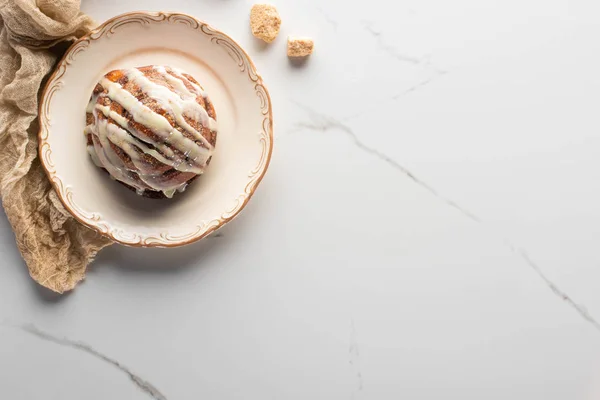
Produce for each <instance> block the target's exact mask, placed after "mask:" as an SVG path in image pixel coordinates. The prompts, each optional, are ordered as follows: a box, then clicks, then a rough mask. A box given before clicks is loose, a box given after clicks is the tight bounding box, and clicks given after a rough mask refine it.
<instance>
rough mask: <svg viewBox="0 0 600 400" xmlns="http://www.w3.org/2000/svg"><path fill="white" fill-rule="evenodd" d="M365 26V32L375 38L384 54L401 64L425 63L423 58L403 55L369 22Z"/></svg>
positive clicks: (364, 23) (364, 22)
mask: <svg viewBox="0 0 600 400" xmlns="http://www.w3.org/2000/svg"><path fill="white" fill-rule="evenodd" d="M363 26H364V28H365V30H366V31H367V32H368V33H369V34H370V35H371V36H373V38H375V40H376V41H377V45H378V46H379V48H380V49H381V50H383V51H384V52H386V53H387V54H388V55H389V56H391V57H393V58H395V59H396V60H398V61H400V62H404V63H408V64H413V65H417V64H421V63H422V62H423V58H419V57H413V56H408V55H406V54H402V53H400V52H399V51H398V49H396V48H395V47H394V46H392V45H390V44H388V43H386V41H385V39H384V37H383V34H382V33H381V32H380V31H378V30H376V29H375V28H374V27H373V24H372V23H370V22H368V21H363Z"/></svg>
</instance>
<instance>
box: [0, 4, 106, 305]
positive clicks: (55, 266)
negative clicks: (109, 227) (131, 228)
mask: <svg viewBox="0 0 600 400" xmlns="http://www.w3.org/2000/svg"><path fill="white" fill-rule="evenodd" d="M79 5H80V0H37V1H36V0H0V18H1V20H0V196H1V197H2V205H3V206H4V210H5V212H6V215H7V217H8V220H9V222H10V224H11V225H12V228H13V230H14V232H15V237H16V241H17V246H18V248H19V251H20V252H21V255H22V256H23V258H24V259H25V262H26V263H27V267H28V268H29V274H30V275H31V277H32V278H33V279H34V280H36V281H37V282H38V283H40V284H41V285H43V286H45V287H47V288H49V289H51V290H53V291H55V292H58V293H63V292H65V291H68V290H71V289H73V288H74V287H75V285H76V284H77V283H78V282H79V281H81V280H82V279H83V278H84V276H85V270H86V267H87V265H88V264H89V263H90V262H91V261H92V259H93V258H94V256H95V255H96V253H97V252H98V251H99V250H100V249H102V248H103V247H105V246H107V245H109V244H110V243H111V242H110V241H109V240H108V239H106V238H104V237H102V236H100V235H99V234H97V233H95V232H93V231H91V230H89V229H88V228H86V227H84V226H82V225H80V224H79V223H78V222H77V221H76V220H75V219H74V218H73V217H72V216H71V215H70V214H69V213H68V212H67V211H66V210H65V209H64V208H63V206H62V204H61V203H60V200H59V199H58V197H57V195H56V192H55V191H54V189H53V188H52V186H51V184H50V182H49V180H48V178H47V177H46V174H45V172H44V170H43V168H42V166H41V164H40V160H39V157H38V150H37V146H38V139H37V134H38V123H37V114H38V95H39V94H40V92H41V90H40V86H41V85H42V84H43V83H44V78H45V77H47V75H49V73H50V72H51V71H52V68H53V67H54V65H55V64H56V62H57V60H58V59H59V57H60V56H61V55H62V54H60V52H61V51H64V50H65V49H66V46H65V45H61V44H60V43H61V42H64V41H69V40H73V39H76V38H77V37H80V36H82V35H84V34H85V33H87V32H88V31H89V30H90V29H91V28H92V27H93V26H94V22H93V21H92V20H91V19H90V18H89V17H88V16H86V15H85V14H83V13H82V12H81V11H80V9H79ZM57 44H58V46H57ZM59 49H60V50H59ZM82 118H83V117H82ZM82 151H83V149H82Z"/></svg>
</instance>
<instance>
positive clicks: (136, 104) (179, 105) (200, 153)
mask: <svg viewBox="0 0 600 400" xmlns="http://www.w3.org/2000/svg"><path fill="white" fill-rule="evenodd" d="M154 71H156V72H158V73H159V74H160V76H161V77H163V78H164V79H165V81H166V82H167V83H168V84H169V85H170V86H171V87H172V88H173V90H171V89H170V88H168V87H166V86H163V85H160V84H157V83H155V82H152V81H151V80H150V79H148V78H147V77H146V76H145V75H144V74H143V73H142V72H141V71H139V70H138V69H136V68H131V69H128V70H126V71H125V76H126V77H127V78H128V79H129V80H130V81H132V82H133V83H135V84H136V85H137V86H138V87H139V88H140V90H141V91H142V92H143V93H145V94H146V95H147V96H148V97H150V98H151V99H153V100H155V101H157V102H158V104H159V105H160V106H161V108H163V109H164V110H165V111H166V112H167V113H168V114H169V115H171V116H172V117H173V119H174V120H175V122H176V123H177V124H178V125H179V126H181V127H182V128H183V129H184V130H185V131H186V132H188V133H189V134H191V135H192V136H193V137H194V138H195V139H196V140H197V141H198V142H200V143H201V144H198V143H196V141H194V140H190V139H188V138H187V137H185V136H184V135H183V134H182V133H181V132H180V131H178V130H177V129H173V127H172V126H171V124H170V123H169V121H168V120H167V119H166V118H165V117H164V116H162V115H160V114H158V113H156V112H154V111H153V110H152V109H150V108H149V107H147V106H145V105H144V104H143V103H141V102H140V101H139V100H138V99H137V98H136V97H135V96H134V95H132V94H131V93H130V92H128V91H127V90H125V89H124V88H123V87H122V86H121V85H120V84H118V83H116V82H112V81H110V80H109V79H107V78H106V77H104V78H103V79H102V80H101V81H100V85H101V86H102V87H103V88H104V89H105V90H106V93H100V94H99V95H94V96H92V98H91V99H90V103H89V104H88V106H87V108H86V112H88V113H92V114H93V115H94V121H95V122H94V124H90V125H88V126H86V128H85V131H84V133H85V134H89V133H91V134H93V138H94V140H93V142H94V145H93V146H92V145H88V152H89V153H90V155H91V157H92V160H93V161H94V163H95V164H96V165H98V166H99V167H104V168H105V169H106V170H107V171H108V172H109V174H110V175H111V177H113V178H114V179H117V180H119V181H122V182H124V183H126V184H128V185H129V186H132V187H133V188H135V189H136V191H137V192H138V193H143V192H144V191H145V190H147V189H151V190H154V191H162V192H163V193H164V195H165V196H166V197H169V198H170V197H172V196H173V195H174V193H175V192H177V191H180V192H181V191H184V190H185V188H186V187H187V182H184V183H181V182H180V181H179V182H178V181H172V180H170V179H168V178H165V177H164V176H163V174H162V173H160V172H158V173H157V171H156V167H155V166H153V165H152V164H151V163H148V162H147V160H146V159H145V158H144V155H147V156H150V157H152V158H154V159H156V160H157V161H158V162H160V163H162V164H164V165H167V166H169V167H171V168H172V169H175V170H177V171H180V172H191V173H194V174H197V175H200V174H202V173H203V172H204V167H205V165H206V162H207V161H208V159H209V158H210V157H211V156H212V152H213V150H214V148H213V146H212V145H211V144H210V142H209V141H208V140H207V139H206V138H205V137H204V136H203V135H202V133H201V132H198V131H197V130H196V129H195V128H194V127H193V126H191V125H190V124H189V123H188V122H187V121H186V120H185V118H184V116H187V117H189V118H190V119H192V120H194V121H198V122H199V123H200V125H202V126H203V127H207V128H209V129H210V130H211V131H214V132H216V130H217V123H216V121H215V120H214V119H213V118H211V117H210V116H209V115H208V112H207V111H206V110H205V109H204V108H203V107H202V106H200V104H198V103H197V101H196V100H197V97H198V96H203V97H204V98H205V99H206V93H204V91H203V90H202V89H201V88H200V87H199V86H198V85H196V84H194V83H193V82H191V81H190V80H189V79H187V78H186V77H185V76H183V75H182V73H181V72H179V71H175V70H173V69H171V68H170V67H166V68H165V67H154ZM170 72H172V73H176V74H177V75H178V76H173V75H171V73H170ZM185 83H188V84H189V86H190V87H191V88H192V89H193V90H190V89H189V88H188V87H187V86H186V85H185ZM99 96H107V97H109V98H110V99H111V100H112V101H114V102H116V103H119V104H120V105H121V106H122V107H123V108H124V109H125V110H126V111H127V112H128V113H129V114H131V116H132V118H133V120H134V121H135V122H137V123H139V124H141V125H143V126H145V127H147V128H148V129H150V130H151V131H152V132H153V133H154V134H155V135H156V136H158V137H159V138H160V140H162V142H160V141H156V140H153V139H152V138H150V137H148V136H146V135H144V134H143V133H142V132H138V131H137V130H136V129H134V128H133V127H132V126H130V124H129V121H128V120H127V118H125V117H123V116H121V115H120V114H118V113H116V112H114V111H112V110H111V109H110V107H108V106H104V105H102V104H99V102H98V97H99ZM100 113H101V114H102V115H103V117H104V118H99V114H100ZM108 118H110V119H111V120H113V121H114V122H115V123H110V122H109V120H108ZM111 144H113V145H115V146H116V147H118V148H120V149H121V150H122V151H123V152H124V153H125V154H127V156H129V158H130V159H131V163H132V164H133V166H134V168H127V166H126V165H125V164H124V162H123V161H122V160H121V158H120V157H119V156H118V154H116V153H115V151H114V150H113V148H112V147H111ZM150 145H151V146H150ZM169 146H171V147H172V148H174V149H176V150H178V151H179V152H180V153H181V154H183V156H181V155H179V154H178V153H176V152H174V151H173V150H172V149H171V147H169ZM153 147H154V148H153ZM136 178H137V179H136Z"/></svg>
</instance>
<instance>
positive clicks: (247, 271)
mask: <svg viewBox="0 0 600 400" xmlns="http://www.w3.org/2000/svg"><path fill="white" fill-rule="evenodd" d="M273 3H274V4H276V5H277V6H278V8H279V10H280V12H281V14H282V17H283V21H284V22H283V27H282V32H281V37H280V38H279V39H278V40H277V41H276V42H275V43H274V44H273V45H271V46H264V45H261V44H260V43H259V42H257V41H256V40H255V39H253V37H252V36H251V35H250V33H249V28H248V12H249V8H250V6H251V4H252V3H251V2H250V1H247V0H170V1H169V2H164V1H162V0H144V1H142V0H135V1H127V2H124V1H118V0H102V1H101V0H83V5H82V7H83V9H84V10H85V11H86V12H88V13H89V14H91V15H92V16H93V17H95V18H96V19H97V20H98V21H102V20H105V19H107V18H109V17H111V16H113V15H115V14H119V13H122V12H126V11H131V10H137V9H150V10H160V9H165V8H167V9H170V10H173V11H183V12H187V13H190V14H193V15H195V16H197V17H199V18H201V19H204V20H206V21H208V22H210V23H211V24H213V25H214V26H216V27H218V28H219V29H222V30H224V31H225V32H228V33H230V34H231V36H233V37H234V38H235V39H236V40H238V41H239V42H240V43H241V44H242V45H243V46H244V47H245V48H246V49H247V50H248V51H249V52H250V54H251V55H252V57H253V58H254V61H255V62H256V64H257V66H258V69H259V71H260V72H261V73H262V74H263V76H264V78H265V80H266V83H267V85H268V86H269V88H270V91H271V96H272V99H273V103H274V113H275V135H276V140H275V152H274V156H273V161H272V164H271V168H270V171H269V172H268V174H267V176H266V178H265V180H264V182H263V184H262V186H261V187H260V189H259V190H258V192H257V194H256V197H255V198H254V199H253V201H252V202H251V203H250V204H249V206H248V207H247V209H246V210H245V211H244V212H243V213H242V215H241V216H240V217H239V218H238V219H237V220H235V221H234V222H233V223H231V224H230V225H229V226H227V227H226V228H224V229H223V230H222V231H220V232H221V233H222V234H221V235H218V237H212V238H209V239H206V240H204V241H202V242H200V243H198V244H196V245H192V246H189V247H186V248H182V249H176V250H140V249H128V248H123V247H116V246H115V247H112V248H110V249H108V250H106V251H104V252H102V253H101V254H100V256H99V257H98V259H97V262H95V263H94V265H93V267H92V268H91V269H90V271H89V274H88V278H87V280H86V281H85V282H84V283H83V284H82V285H81V286H80V287H79V288H78V289H77V290H76V291H75V292H73V293H71V294H69V295H66V296H62V297H60V296H55V295H52V294H50V293H48V292H46V291H45V290H43V289H41V288H39V287H38V286H36V285H35V284H34V283H32V281H31V280H30V279H29V277H28V275H27V272H26V269H25V266H24V264H23V261H22V260H21V258H20V257H19V254H18V252H17V250H16V248H15V245H14V238H13V235H12V232H11V230H10V228H9V226H8V223H7V221H6V218H5V217H1V218H0V264H1V266H2V268H0V398H3V399H4V398H6V399H60V400H65V399H83V398H85V399H87V400H104V399H168V400H178V399H260V400H263V399H298V400H300V399H302V400H304V399H328V400H334V399H426V400H433V399H457V400H458V399H460V400H467V399H474V400H475V399H477V400H479V399H487V400H493V399H523V400H531V399H544V400H563V399H569V400H588V399H590V400H591V399H598V398H599V397H600V325H599V323H598V322H597V321H600V291H599V290H598V285H600V248H599V247H598V244H597V243H598V239H599V238H600V228H599V227H600V179H599V178H600V162H599V161H598V159H599V158H598V154H599V153H600V134H599V132H600V119H598V118H597V110H596V108H597V107H598V104H599V101H600V97H599V94H598V93H600V90H599V89H600V73H599V71H600V51H599V50H600V48H599V46H598V37H599V36H600V25H598V23H597V21H598V13H599V12H600V3H598V2H597V1H592V0H545V1H542V0H503V1H491V0H484V1H481V0H456V1H451V2H450V1H444V0H419V1H416V0H402V1H398V2H390V1H387V0H372V1H369V2H368V3H364V2H348V1H342V0H320V1H317V0H306V1H284V0H273ZM288 34H294V35H307V36H312V37H314V38H315V42H316V53H315V54H314V56H313V57H312V58H311V59H310V60H309V62H307V63H305V64H304V65H295V64H292V63H290V62H289V61H288V60H287V58H286V56H285V36H286V35H288ZM597 91H598V92H597Z"/></svg>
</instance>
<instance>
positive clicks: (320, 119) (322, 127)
mask: <svg viewBox="0 0 600 400" xmlns="http://www.w3.org/2000/svg"><path fill="white" fill-rule="evenodd" d="M294 103H295V104H296V105H297V106H298V107H300V108H301V109H303V110H304V111H305V112H306V113H307V114H308V115H309V116H310V121H309V122H299V123H296V124H295V126H296V128H303V129H309V130H313V131H319V132H325V131H329V130H333V129H337V130H339V131H341V132H343V133H345V134H346V136H348V137H349V138H350V139H352V142H353V143H354V145H355V146H356V147H358V148H359V149H361V150H362V151H364V152H365V153H367V154H369V155H372V156H374V157H377V158H379V159H380V160H382V161H384V162H385V163H387V164H388V165H390V166H391V167H393V168H394V169H396V170H398V171H400V172H401V173H402V174H404V175H405V176H407V177H408V178H410V179H411V180H412V181H413V182H415V183H416V184H418V185H419V186H421V187H422V188H424V189H426V190H427V191H428V192H430V193H431V194H432V195H434V196H435V197H436V198H438V199H439V200H441V201H443V202H444V203H446V204H447V205H448V206H451V207H453V208H455V209H457V210H458V211H460V213H461V214H462V215H463V216H465V217H467V218H469V219H470V220H472V221H474V222H476V223H478V224H484V221H482V220H481V219H480V218H479V217H478V216H477V215H475V214H473V213H472V212H470V211H468V210H467V209H465V208H464V207H462V206H460V205H458V204H457V203H455V202H454V201H452V200H450V199H447V198H446V197H444V196H442V195H441V194H439V193H438V192H437V190H435V189H434V188H433V187H431V186H429V185H428V184H426V183H425V182H423V181H422V180H421V179H419V178H418V177H416V176H415V175H414V174H413V173H412V172H411V171H410V170H408V169H407V168H405V167H404V166H402V165H401V164H400V163H398V162H397V161H396V160H394V159H392V158H391V157H390V156H388V155H386V154H384V153H382V152H381V151H379V150H377V149H375V148H373V147H370V146H367V145H366V144H364V143H363V142H362V141H361V140H360V138H359V137H358V135H357V134H356V133H355V132H354V131H353V130H352V129H350V127H348V126H347V125H345V124H343V123H342V122H340V121H338V120H336V119H334V118H332V117H329V116H327V115H324V114H320V113H318V112H316V111H315V110H312V109H311V108H309V107H306V106H304V105H302V104H299V103H297V102H294ZM504 243H505V244H506V246H507V247H508V248H509V249H510V250H511V251H512V252H513V253H514V254H516V255H518V256H519V257H520V258H521V259H522V260H523V261H524V262H525V263H526V264H527V265H528V266H529V267H531V268H532V269H533V270H534V271H535V273H536V274H537V275H538V276H539V277H540V278H541V279H542V281H543V282H544V283H545V284H546V286H548V287H549V288H550V290H552V292H553V293H554V294H556V295H557V296H558V297H559V298H561V299H562V300H563V301H564V302H565V303H567V304H568V305H569V306H571V307H572V308H573V309H574V310H575V311H577V313H579V315H580V316H581V317H582V318H583V319H584V320H586V321H587V322H589V323H591V324H592V325H593V326H594V328H596V329H597V330H599V331H600V323H598V322H597V321H596V320H595V319H594V318H593V317H592V315H591V314H590V313H589V312H588V311H587V309H586V308H585V306H583V305H581V304H578V303H576V302H575V301H574V300H573V299H572V298H571V297H570V296H569V295H567V294H566V293H565V292H564V291H562V290H561V289H560V288H559V287H558V286H557V285H556V284H555V283H553V282H552V281H551V280H550V279H548V277H547V276H546V275H545V274H544V273H543V272H542V270H541V268H540V267H539V266H538V265H537V264H536V263H534V262H533V260H532V259H531V258H530V257H529V255H528V254H527V252H526V251H525V249H523V248H520V247H517V246H515V245H513V244H512V243H511V242H510V241H509V240H508V239H504Z"/></svg>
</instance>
